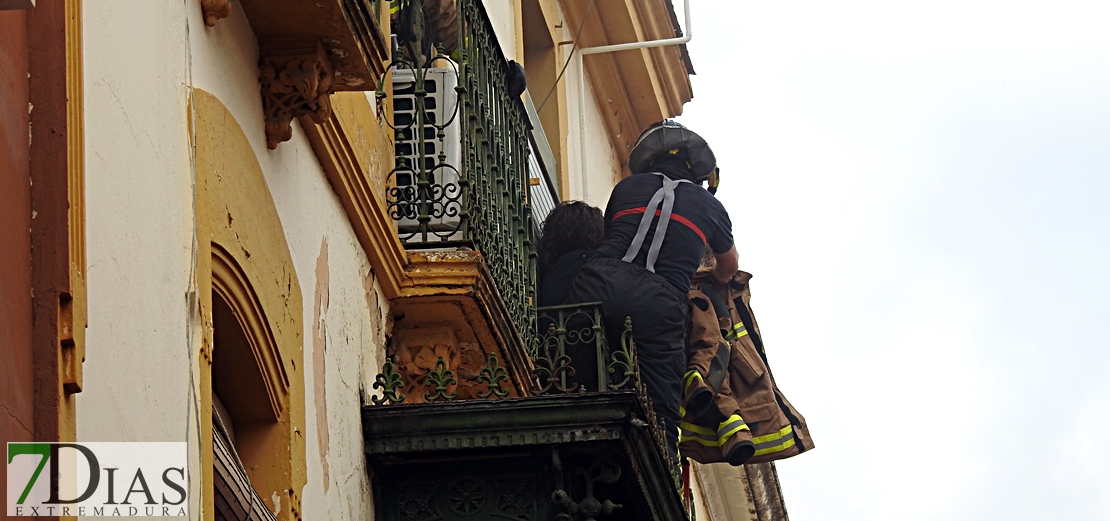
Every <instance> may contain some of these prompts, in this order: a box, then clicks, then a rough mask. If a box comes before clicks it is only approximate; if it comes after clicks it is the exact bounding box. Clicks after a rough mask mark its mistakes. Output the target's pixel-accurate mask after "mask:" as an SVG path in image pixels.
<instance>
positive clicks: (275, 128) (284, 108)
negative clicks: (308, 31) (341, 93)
mask: <svg viewBox="0 0 1110 521" xmlns="http://www.w3.org/2000/svg"><path fill="white" fill-rule="evenodd" d="M260 62H261V63H260V64H259V69H260V70H259V75H258V81H259V83H260V89H261V92H262V111H263V114H264V115H265V118H266V146H267V147H269V148H270V150H273V149H275V148H277V146H278V143H281V142H283V141H288V140H289V139H290V138H292V137H293V128H292V126H291V124H292V122H293V118H298V117H301V116H308V117H309V118H310V119H312V121H314V122H315V123H317V124H320V123H323V122H325V121H327V119H328V118H330V117H331V113H332V110H331V99H330V97H331V94H332V93H333V92H334V87H333V84H332V79H333V78H334V77H335V73H334V72H333V68H332V64H331V61H330V60H329V59H328V54H327V52H326V51H325V50H324V46H323V44H322V43H320V42H316V43H315V44H310V45H301V46H296V45H294V46H288V47H284V48H271V49H267V50H263V52H262V57H261V59H260Z"/></svg>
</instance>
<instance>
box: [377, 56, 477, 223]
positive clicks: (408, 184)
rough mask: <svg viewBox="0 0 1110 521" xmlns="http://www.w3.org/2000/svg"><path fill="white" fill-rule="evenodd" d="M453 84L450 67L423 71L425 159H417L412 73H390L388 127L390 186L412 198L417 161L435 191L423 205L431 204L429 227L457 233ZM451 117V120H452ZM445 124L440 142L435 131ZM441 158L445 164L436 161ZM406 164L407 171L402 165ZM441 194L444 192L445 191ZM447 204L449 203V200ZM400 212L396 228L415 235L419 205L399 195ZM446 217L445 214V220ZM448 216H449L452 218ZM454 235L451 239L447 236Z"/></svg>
mask: <svg viewBox="0 0 1110 521" xmlns="http://www.w3.org/2000/svg"><path fill="white" fill-rule="evenodd" d="M456 85H458V73H457V72H456V71H455V69H453V68H429V69H425V72H424V91H425V92H426V93H427V95H425V97H424V126H423V127H422V129H423V134H424V154H423V159H421V155H420V153H419V152H420V141H419V134H418V133H417V132H418V130H419V129H418V128H417V127H418V125H417V124H416V120H417V113H416V94H415V91H416V74H415V72H414V71H413V70H412V69H395V70H394V71H393V125H394V127H396V129H397V138H396V146H397V152H396V156H397V170H396V171H395V173H394V181H395V182H396V186H397V188H398V189H399V190H401V191H402V193H404V191H405V189H411V191H410V192H409V193H410V194H415V193H416V186H417V181H418V177H419V176H420V161H423V166H424V172H425V174H426V173H427V172H431V173H432V177H433V184H435V185H438V186H439V187H440V188H437V189H436V190H435V195H436V196H440V198H439V199H438V200H433V201H428V202H429V203H430V204H431V207H430V208H431V211H429V212H428V213H429V214H430V215H432V220H431V221H430V222H429V223H428V224H429V226H430V227H431V229H432V230H434V231H436V232H451V231H455V230H458V228H459V223H460V220H459V215H458V214H459V212H460V211H461V210H462V208H461V206H460V203H461V197H459V195H460V194H459V190H460V189H461V186H460V185H459V171H460V170H461V169H462V161H461V157H460V148H461V146H462V145H461V139H460V138H461V136H460V134H459V127H460V123H459V119H460V118H461V116H460V115H459V114H458V112H459V110H458V109H457V107H456V105H457V104H458V95H457V93H456V92H455V86H456ZM452 118H453V119H452ZM447 121H450V122H451V123H450V124H449V125H447V126H446V127H445V128H444V129H443V133H444V136H443V138H442V139H440V138H439V137H438V136H437V134H438V132H439V131H438V128H437V127H438V126H442V125H443V124H444V123H446V122H447ZM440 154H442V155H443V156H444V160H443V161H442V162H440V159H439V157H440ZM405 165H407V167H406V166H405ZM444 190H446V193H445V192H444ZM448 199H451V200H452V201H453V202H450V201H448ZM398 200H399V210H401V213H402V214H404V215H406V216H405V217H402V218H400V219H398V221H397V229H398V231H400V232H401V233H406V232H407V233H411V232H415V231H417V227H418V226H419V224H420V223H419V221H417V219H416V218H415V216H416V215H418V214H419V210H418V208H419V207H418V206H417V205H419V204H420V201H417V200H414V199H411V198H408V199H407V198H405V197H404V196H401V197H399V198H398ZM444 214H447V215H444ZM451 214H453V215H451ZM440 235H441V237H447V238H448V239H456V238H461V233H460V234H458V235H460V237H453V236H450V235H448V234H446V233H441V234H440ZM452 235H454V234H452Z"/></svg>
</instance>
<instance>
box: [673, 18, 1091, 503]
mask: <svg viewBox="0 0 1110 521" xmlns="http://www.w3.org/2000/svg"><path fill="white" fill-rule="evenodd" d="M676 4H678V5H677V7H679V8H680V9H681V2H680V1H679V0H676ZM689 48H690V52H691V54H692V56H693V60H694V64H695V67H696V69H697V71H698V75H697V76H696V77H695V78H694V91H695V98H694V101H693V102H691V103H689V104H688V105H687V106H686V113H685V115H684V116H682V117H681V118H680V120H681V121H682V122H683V123H685V124H687V125H688V126H690V127H691V128H693V129H694V130H695V131H697V132H699V133H700V134H702V135H703V136H704V137H705V138H706V139H708V140H709V142H710V144H711V145H713V147H714V149H715V151H716V152H717V155H718V158H719V163H720V165H721V168H722V177H723V179H722V187H721V191H720V193H719V194H718V197H720V198H721V199H722V200H723V201H725V205H726V206H727V207H728V209H729V212H730V213H731V215H732V219H733V229H734V231H735V233H736V235H737V246H738V248H739V250H740V257H741V268H743V269H745V270H748V271H751V272H753V273H754V274H755V279H754V280H753V294H754V301H753V307H754V309H755V310H756V313H757V315H758V317H759V319H760V325H761V328H762V329H763V332H764V336H765V339H766V342H767V348H768V356H769V358H770V361H771V364H772V366H773V369H774V371H775V376H776V379H777V380H778V382H779V385H780V387H781V388H782V389H783V391H784V392H785V394H786V395H787V396H788V397H789V398H790V400H791V401H792V402H794V404H795V405H796V406H797V407H798V408H799V409H800V410H801V412H802V413H803V414H804V415H805V416H806V418H807V420H808V422H809V424H810V426H811V430H812V433H813V437H814V439H815V442H816V444H817V448H816V449H815V450H814V451H813V452H810V453H806V454H803V455H801V456H799V457H796V458H792V459H789V460H786V461H783V462H780V463H779V464H778V469H779V474H780V476H781V478H782V487H783V493H784V495H785V498H786V502H787V507H788V510H789V512H790V517H791V518H792V519H794V520H795V521H806V520H822V521H823V520H834V521H835V520H841V519H843V520H853V521H856V520H881V521H888V520H918V519H922V520H925V519H928V520H945V521H948V520H957V521H958V520H969V521H970V520H976V521H980V520H984V519H990V520H993V519H1006V520H1016V521H1021V520H1038V521H1041V520H1055V519H1076V520H1098V519H1110V349H1107V348H1108V345H1110V342H1108V340H1110V321H1108V320H1107V318H1108V315H1110V299H1108V298H1107V295H1110V271H1108V269H1110V229H1108V228H1110V226H1108V225H1110V201H1108V199H1110V2H1106V1H1102V2H1090V1H1088V2H1068V1H1055V2H1022V1H1008V2H1001V1H985V0H963V1H945V0H942V1H933V2H913V3H909V2H891V1H889V0H888V1H864V0H845V1H840V2H816V1H793V2H753V1H748V0H745V1H740V2H738V1H735V0H733V1H729V0H696V1H695V2H694V40H693V42H691V44H690V45H689Z"/></svg>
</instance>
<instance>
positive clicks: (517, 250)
mask: <svg viewBox="0 0 1110 521" xmlns="http://www.w3.org/2000/svg"><path fill="white" fill-rule="evenodd" d="M425 3H426V2H422V1H421V0H410V2H409V3H408V7H406V9H405V11H404V12H403V13H402V17H401V18H402V20H400V21H399V29H400V30H399V31H398V34H397V36H398V37H399V44H400V46H399V49H398V50H396V51H395V56H394V57H393V62H392V63H390V66H389V69H390V70H393V71H394V74H393V78H394V81H395V82H397V81H398V78H400V77H401V76H405V75H407V77H408V78H411V80H412V85H411V87H409V86H408V85H407V83H406V86H405V89H407V90H406V92H404V93H402V92H401V91H400V90H398V89H396V88H395V89H394V90H393V94H392V96H393V103H394V111H393V112H394V117H395V118H396V120H395V121H393V122H390V125H391V126H392V127H393V129H394V132H395V133H396V136H397V139H396V142H397V143H398V147H397V165H396V168H394V169H393V171H391V172H390V174H389V179H390V186H391V187H390V188H388V189H387V202H388V206H389V212H390V215H391V217H393V219H395V220H397V221H398V223H399V227H398V236H399V237H400V239H401V243H402V244H404V245H405V247H406V248H428V247H439V246H472V247H473V248H475V249H476V250H478V251H480V252H482V254H483V256H484V258H485V259H486V262H487V263H488V266H489V269H490V272H491V274H492V275H493V280H494V286H495V287H496V288H497V292H498V293H499V294H500V295H501V298H502V300H503V301H504V303H505V307H506V308H507V309H508V312H509V315H510V316H511V317H512V319H513V324H514V325H515V327H516V329H517V332H518V333H519V334H520V337H521V339H522V340H523V341H524V345H526V346H529V347H531V346H533V345H534V343H533V339H534V338H535V335H536V325H535V319H536V307H535V301H536V279H537V277H536V265H535V264H536V255H535V251H534V245H535V238H534V236H533V234H534V231H533V226H532V209H531V205H530V203H529V201H528V196H529V190H530V184H529V182H528V156H529V153H530V145H529V127H528V125H529V122H528V117H527V115H526V113H525V109H524V106H523V103H521V101H520V99H519V98H515V99H514V97H513V96H511V95H510V92H509V88H508V79H509V76H510V66H509V63H508V61H507V60H506V59H505V56H504V53H503V52H502V50H501V45H500V44H499V43H498V41H497V36H496V34H495V33H494V29H493V25H492V24H491V23H490V20H489V18H488V16H487V15H486V12H485V8H484V7H483V6H482V3H481V2H480V1H478V0H458V2H457V4H456V5H457V9H456V10H455V11H454V16H455V17H456V26H457V30H456V31H449V30H437V31H438V32H436V34H439V35H440V36H441V37H442V36H443V35H447V34H454V33H457V42H453V43H455V45H446V43H447V42H443V41H437V40H436V38H434V37H432V38H429V37H426V36H425V29H428V28H430V27H433V26H434V27H437V28H438V29H447V28H444V27H440V25H442V24H441V23H440V22H443V20H427V21H426V20H424V17H425V16H426V15H427V13H426V11H429V10H428V9H423V5H424V4H425ZM432 11H434V9H433V10H432ZM437 24H439V25H437ZM440 40H442V38H440ZM451 49H454V51H453V52H451ZM429 51H430V52H429ZM448 53H450V54H448ZM401 71H407V72H404V73H403V74H400V73H401ZM433 71H438V72H434V73H433ZM437 74H438V75H441V76H444V78H442V79H444V80H445V81H446V80H447V79H450V82H454V83H457V85H456V86H455V87H454V88H453V89H451V88H450V87H449V86H447V85H446V84H444V83H443V82H441V84H440V85H438V86H435V88H437V89H438V90H437V91H436V92H432V91H431V88H432V87H433V85H432V83H429V79H430V78H432V77H433V76H435V75H437ZM446 76H451V78H446ZM383 81H384V78H383ZM405 81H406V82H407V81H408V80H407V79H406V80H405ZM450 82H449V83H450ZM396 86H397V85H396V83H395V87H396ZM386 92H387V90H386V89H385V88H384V85H381V84H379V88H378V95H379V97H380V98H384V97H385V96H387V95H386ZM399 103H400V105H399ZM437 103H438V104H439V105H436V104H437ZM401 105H405V106H403V107H402V106H401ZM401 115H403V117H401ZM449 130H450V132H449ZM456 131H457V132H456ZM455 140H457V142H455ZM448 141H450V143H448ZM449 147H450V148H451V149H457V150H458V157H457V159H456V158H454V157H448V155H447V153H446V150H447V149H448V148H449ZM456 161H457V163H456Z"/></svg>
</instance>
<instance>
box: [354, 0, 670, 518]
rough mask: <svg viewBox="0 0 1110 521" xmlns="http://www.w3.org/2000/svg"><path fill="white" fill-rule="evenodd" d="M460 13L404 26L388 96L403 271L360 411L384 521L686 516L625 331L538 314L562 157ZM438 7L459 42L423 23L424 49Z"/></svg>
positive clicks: (389, 199)
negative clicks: (543, 245) (547, 224)
mask: <svg viewBox="0 0 1110 521" xmlns="http://www.w3.org/2000/svg"><path fill="white" fill-rule="evenodd" d="M454 6H455V12H454V13H447V14H444V13H445V11H444V6H443V5H442V3H437V4H436V8H434V9H431V10H429V9H423V8H422V6H421V2H413V3H412V7H410V8H409V9H411V11H409V12H408V13H405V12H402V13H399V14H398V15H396V16H395V18H394V24H395V27H394V29H395V31H394V32H395V33H396V34H398V35H401V39H400V40H399V42H398V44H397V45H396V46H395V49H394V62H393V63H392V64H391V66H390V70H391V71H392V80H391V81H392V84H391V87H392V89H386V88H384V86H383V88H380V89H379V98H380V99H381V100H382V101H383V105H384V106H386V107H388V108H390V109H392V115H393V125H392V126H393V128H394V132H395V143H396V166H395V168H394V169H393V170H392V171H391V172H390V174H389V178H388V180H387V185H388V186H387V189H386V203H387V205H388V208H389V214H390V217H391V218H392V219H393V220H394V222H395V224H396V230H397V237H398V238H399V240H400V242H401V244H402V245H403V246H404V248H405V250H406V255H407V261H408V263H407V265H406V267H405V276H406V282H405V283H404V285H403V287H402V288H401V290H400V291H399V295H398V297H397V298H394V299H392V301H391V312H392V313H393V315H394V320H395V325H394V332H393V336H392V338H391V342H390V345H389V346H388V348H387V359H386V361H385V363H384V366H383V370H382V373H381V374H379V375H378V376H377V379H376V382H375V383H374V389H375V393H380V394H377V395H376V396H374V397H373V398H372V402H373V403H372V404H371V405H367V406H365V407H364V408H363V411H362V421H363V430H364V436H365V450H366V454H367V457H368V461H369V462H370V465H371V467H372V468H373V483H374V487H375V497H376V498H381V500H380V501H378V502H377V505H378V512H377V518H379V519H387V520H392V519H406V520H420V519H429V520H431V519H463V518H473V517H474V516H478V517H480V518H490V517H497V518H506V519H529V520H531V519H560V520H568V521H569V520H571V519H598V518H600V519H613V520H622V519H628V520H632V519H674V520H680V519H686V513H685V510H684V507H683V503H682V501H681V499H680V497H679V492H678V487H677V483H678V481H679V478H678V476H677V473H676V470H677V464H676V463H675V462H674V461H672V460H671V458H670V456H669V454H668V452H667V451H666V450H665V449H664V445H663V444H664V441H663V440H664V439H665V437H664V436H663V433H662V431H661V430H660V428H659V427H657V425H658V422H657V421H656V419H655V416H654V414H653V412H652V410H651V407H650V404H649V402H648V401H647V400H646V398H645V393H644V390H643V387H642V385H641V383H640V379H639V373H638V370H637V365H636V360H635V350H634V346H633V339H632V335H631V324H630V323H626V324H625V325H624V327H623V328H618V329H619V330H616V331H606V328H605V326H604V324H605V321H604V317H603V316H602V312H601V309H600V307H599V306H597V305H591V304H584V305H576V306H559V307H552V308H540V309H537V308H536V305H535V301H536V282H537V275H536V264H535V263H536V255H535V249H534V247H535V240H536V237H537V235H538V230H539V224H540V223H541V222H542V220H543V219H544V218H545V217H546V215H547V213H548V212H550V211H551V209H552V208H553V207H554V205H555V204H557V203H558V195H557V193H558V192H557V190H556V184H555V180H557V179H558V176H557V175H556V171H555V162H554V160H553V158H552V154H551V148H550V146H548V143H547V140H546V138H545V137H544V135H543V131H542V129H541V128H540V125H539V122H538V117H537V116H536V114H535V109H534V108H533V107H532V105H531V99H530V97H529V96H528V95H527V93H526V92H522V93H521V94H523V95H521V96H514V95H511V94H510V89H511V88H514V87H519V86H520V85H519V80H520V78H519V77H517V76H514V71H513V68H512V67H511V66H510V65H509V63H508V62H507V61H506V60H505V58H504V55H503V54H502V52H501V46H500V44H499V43H498V41H497V39H496V36H495V35H494V32H493V28H492V25H491V23H490V21H489V19H488V18H487V15H486V12H485V10H484V7H483V6H482V3H481V0H458V1H457V2H455V4H454ZM429 11H435V12H437V13H439V14H440V15H441V16H447V17H450V16H452V15H453V16H455V18H456V26H455V27H456V29H457V34H455V35H454V37H455V39H454V40H452V41H442V38H440V36H438V35H442V34H445V33H449V31H445V30H444V24H442V23H439V22H440V20H433V19H427V20H423V23H422V24H416V25H422V26H423V27H435V28H436V29H435V30H429V31H428V32H427V33H425V37H423V38H416V35H418V34H419V31H418V30H417V29H416V26H415V25H414V26H413V27H405V26H404V25H403V24H404V23H411V20H413V18H414V17H415V18H420V17H421V16H424V15H428V14H429ZM418 21H419V20H418ZM405 35H408V37H409V38H411V39H412V41H405ZM512 94H516V93H512Z"/></svg>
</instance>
